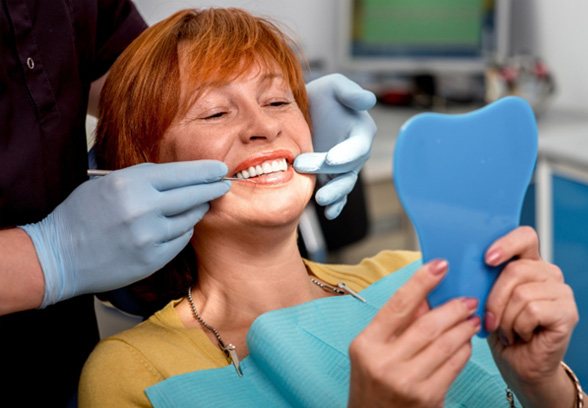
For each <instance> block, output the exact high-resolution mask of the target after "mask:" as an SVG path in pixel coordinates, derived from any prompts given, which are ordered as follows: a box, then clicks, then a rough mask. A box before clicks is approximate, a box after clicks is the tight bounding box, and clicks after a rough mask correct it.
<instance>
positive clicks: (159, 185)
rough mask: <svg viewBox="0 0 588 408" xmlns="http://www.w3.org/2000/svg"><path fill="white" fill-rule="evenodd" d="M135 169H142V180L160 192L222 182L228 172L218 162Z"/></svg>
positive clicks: (154, 165) (159, 165)
mask: <svg viewBox="0 0 588 408" xmlns="http://www.w3.org/2000/svg"><path fill="white" fill-rule="evenodd" d="M147 166H149V167H147ZM133 167H142V169H141V172H142V178H143V179H145V178H148V179H150V181H151V184H152V185H153V187H154V188H156V189H157V190H159V191H166V190H170V189H174V188H179V187H185V186H190V185H195V184H203V183H211V182H214V181H220V180H221V179H222V178H223V177H224V176H226V174H227V171H228V168H227V165H226V164H224V163H223V162H221V161H217V160H195V161H184V162H173V163H159V164H151V163H149V164H142V165H137V166H133ZM131 168H132V167H128V168H127V169H123V170H122V171H124V170H129V169H131ZM119 171H120V170H119Z"/></svg>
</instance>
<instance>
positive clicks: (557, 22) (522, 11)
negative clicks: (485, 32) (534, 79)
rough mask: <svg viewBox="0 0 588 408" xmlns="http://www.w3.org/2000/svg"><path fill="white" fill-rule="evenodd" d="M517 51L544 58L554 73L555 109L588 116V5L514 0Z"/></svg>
mask: <svg viewBox="0 0 588 408" xmlns="http://www.w3.org/2000/svg"><path fill="white" fill-rule="evenodd" d="M510 1H511V3H512V8H513V16H512V19H513V20H512V30H511V36H512V44H513V50H512V51H513V52H531V53H534V54H535V55H538V56H541V57H542V58H543V59H544V60H545V62H546V63H547V64H548V66H549V67H550V68H551V71H552V72H553V74H554V77H555V80H556V86H557V93H556V95H555V97H554V98H553V104H552V107H553V108H556V109H561V110H573V111H578V112H581V113H588V103H586V100H587V99H588V48H587V47H586V44H587V43H588V24H586V18H588V2H586V0H559V1H553V0H510Z"/></svg>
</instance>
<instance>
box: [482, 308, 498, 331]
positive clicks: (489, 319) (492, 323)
mask: <svg viewBox="0 0 588 408" xmlns="http://www.w3.org/2000/svg"><path fill="white" fill-rule="evenodd" d="M484 320H485V322H486V330H487V331H488V332H489V333H492V332H493V331H494V330H496V316H494V313H492V312H486V316H484Z"/></svg>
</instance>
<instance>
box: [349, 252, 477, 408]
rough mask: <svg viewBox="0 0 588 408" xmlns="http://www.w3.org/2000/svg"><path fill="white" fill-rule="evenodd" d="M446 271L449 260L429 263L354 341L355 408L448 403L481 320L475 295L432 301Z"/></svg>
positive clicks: (352, 403) (352, 393)
mask: <svg viewBox="0 0 588 408" xmlns="http://www.w3.org/2000/svg"><path fill="white" fill-rule="evenodd" d="M446 272H447V262H446V261H441V260H436V261H432V262H430V263H428V264H426V265H424V266H423V267H422V268H421V269H419V270H418V271H417V272H416V273H415V275H414V276H413V277H412V278H411V279H410V280H409V281H408V282H407V283H406V284H405V285H404V286H403V287H401V288H400V289H399V290H398V291H397V292H396V293H395V294H394V296H392V298H391V299H390V300H389V301H388V302H387V303H386V304H385V305H384V307H383V308H382V309H381V310H380V311H379V312H378V314H377V315H376V316H375V318H374V320H373V321H372V322H371V323H370V324H369V326H368V327H366V328H365V330H364V331H363V332H362V333H360V334H359V336H357V337H356V338H355V339H354V340H353V342H352V343H351V346H350V348H349V356H350V359H351V380H350V396H349V406H350V407H378V406H383V407H438V406H442V405H443V401H444V399H445V395H446V394H447V391H448V389H449V387H450V386H451V383H452V382H453V381H454V380H455V378H456V377H457V376H458V374H459V373H460V372H461V370H462V369H463V367H464V366H465V364H466V363H467V361H468V359H469V357H470V355H471V343H470V340H471V338H472V336H473V335H474V334H475V333H476V332H477V331H478V330H479V329H480V319H479V318H478V317H472V315H473V313H474V312H475V311H476V307H477V301H476V300H475V299H468V298H461V299H455V300H452V301H450V302H447V303H446V304H444V305H442V306H439V307H437V308H435V309H432V310H430V309H429V307H428V306H427V303H426V296H427V294H428V293H429V292H430V291H431V290H432V289H433V288H434V287H435V286H437V284H438V283H439V282H440V281H441V280H442V279H443V277H444V276H445V274H446Z"/></svg>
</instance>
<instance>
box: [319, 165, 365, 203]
mask: <svg viewBox="0 0 588 408" xmlns="http://www.w3.org/2000/svg"><path fill="white" fill-rule="evenodd" d="M356 181H357V174H356V173H355V172H350V173H345V174H342V175H340V176H337V177H335V178H334V179H332V180H330V181H329V183H327V184H326V185H324V186H323V187H321V188H320V189H319V190H318V191H317V192H316V196H315V198H316V202H317V203H318V204H319V205H322V206H326V205H329V204H333V203H334V202H335V201H337V200H340V199H341V198H344V197H346V196H347V194H349V193H350V192H351V190H353V187H354V186H355V183H356Z"/></svg>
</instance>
